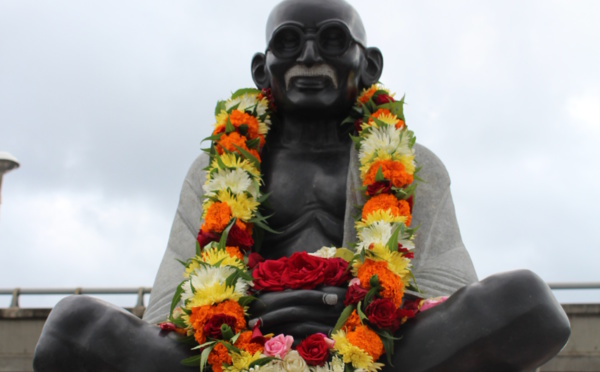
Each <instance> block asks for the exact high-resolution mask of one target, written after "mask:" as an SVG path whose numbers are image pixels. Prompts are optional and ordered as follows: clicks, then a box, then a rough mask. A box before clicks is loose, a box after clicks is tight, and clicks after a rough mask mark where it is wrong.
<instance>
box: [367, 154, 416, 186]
mask: <svg viewBox="0 0 600 372" xmlns="http://www.w3.org/2000/svg"><path fill="white" fill-rule="evenodd" d="M379 169H381V173H382V174H383V177H385V179H387V180H389V181H390V182H391V183H392V185H393V186H395V187H404V186H407V185H410V184H411V183H413V175H412V174H410V173H408V172H407V171H406V168H405V167H404V165H403V164H402V163H401V162H399V161H393V160H379V161H376V162H374V163H373V164H372V165H371V166H370V167H369V171H368V172H367V174H366V175H365V176H364V180H363V185H364V186H367V185H371V184H373V183H375V176H376V175H377V171H378V170H379Z"/></svg>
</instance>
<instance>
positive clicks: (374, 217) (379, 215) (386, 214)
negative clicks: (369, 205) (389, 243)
mask: <svg viewBox="0 0 600 372" xmlns="http://www.w3.org/2000/svg"><path fill="white" fill-rule="evenodd" d="M379 221H382V222H388V223H395V222H401V223H403V224H404V225H405V226H408V224H407V222H406V221H407V218H406V216H396V215H394V214H392V212H391V211H390V210H381V209H379V210H376V211H373V212H371V213H369V215H368V216H367V218H366V219H364V220H359V221H356V222H355V224H354V225H355V226H356V229H357V230H359V229H362V228H364V227H367V226H369V225H372V224H373V223H375V222H379Z"/></svg>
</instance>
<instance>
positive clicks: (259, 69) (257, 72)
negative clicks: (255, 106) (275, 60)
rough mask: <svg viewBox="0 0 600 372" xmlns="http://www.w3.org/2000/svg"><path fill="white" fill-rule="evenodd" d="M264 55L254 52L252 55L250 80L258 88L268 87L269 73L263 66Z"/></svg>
mask: <svg viewBox="0 0 600 372" xmlns="http://www.w3.org/2000/svg"><path fill="white" fill-rule="evenodd" d="M265 60H266V56H265V54H264V53H256V54H255V55H254V57H252V80H254V84H256V86H257V87H258V88H259V89H266V88H269V85H270V84H269V82H270V81H269V74H267V70H266V68H265Z"/></svg>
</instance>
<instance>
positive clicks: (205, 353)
mask: <svg viewBox="0 0 600 372" xmlns="http://www.w3.org/2000/svg"><path fill="white" fill-rule="evenodd" d="M214 347H215V345H211V346H209V347H207V348H206V349H204V350H202V354H200V372H203V371H204V367H206V363H207V362H208V355H209V354H210V352H211V351H212V349H213V348H214Z"/></svg>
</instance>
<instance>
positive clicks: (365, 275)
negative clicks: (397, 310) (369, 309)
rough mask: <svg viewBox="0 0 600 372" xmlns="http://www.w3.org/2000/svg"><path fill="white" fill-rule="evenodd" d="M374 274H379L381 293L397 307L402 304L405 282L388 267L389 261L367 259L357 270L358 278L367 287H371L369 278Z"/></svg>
mask: <svg viewBox="0 0 600 372" xmlns="http://www.w3.org/2000/svg"><path fill="white" fill-rule="evenodd" d="M373 275H377V278H378V279H379V285H380V286H381V291H380V293H379V294H380V295H381V296H382V297H385V298H387V299H389V300H390V301H392V302H393V303H394V305H395V306H396V307H399V306H400V305H401V304H402V296H403V295H404V283H402V281H401V279H400V277H399V276H398V275H396V274H394V273H393V272H392V271H390V270H389V269H388V263H387V262H385V261H374V260H369V259H367V260H365V262H364V263H363V264H362V265H360V267H359V268H358V270H357V275H356V276H357V278H358V279H359V280H360V285H361V286H362V287H363V288H365V289H371V285H370V284H369V280H370V279H371V277H372V276H373Z"/></svg>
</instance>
